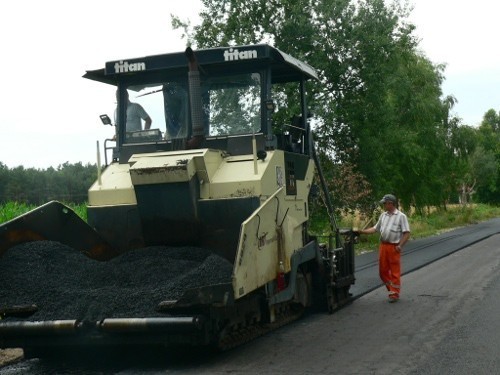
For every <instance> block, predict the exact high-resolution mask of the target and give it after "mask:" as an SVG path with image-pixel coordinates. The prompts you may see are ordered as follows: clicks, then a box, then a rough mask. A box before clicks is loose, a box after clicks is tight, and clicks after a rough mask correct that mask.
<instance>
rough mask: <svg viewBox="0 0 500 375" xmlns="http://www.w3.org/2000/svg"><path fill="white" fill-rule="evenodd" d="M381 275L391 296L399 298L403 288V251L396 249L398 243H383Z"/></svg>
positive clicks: (380, 251)
mask: <svg viewBox="0 0 500 375" xmlns="http://www.w3.org/2000/svg"><path fill="white" fill-rule="evenodd" d="M378 266H379V275H380V279H381V280H382V282H383V283H384V284H385V287H386V288H387V290H388V291H389V296H390V297H393V298H399V292H400V290H401V252H400V251H397V250H396V245H395V244H391V243H381V244H380V247H379V254H378Z"/></svg>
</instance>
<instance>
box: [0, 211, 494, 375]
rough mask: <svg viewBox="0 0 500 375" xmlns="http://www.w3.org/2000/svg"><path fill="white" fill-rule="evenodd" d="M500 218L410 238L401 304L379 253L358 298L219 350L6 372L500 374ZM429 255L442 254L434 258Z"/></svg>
mask: <svg viewBox="0 0 500 375" xmlns="http://www.w3.org/2000/svg"><path fill="white" fill-rule="evenodd" d="M499 231H500V219H494V220H491V221H489V222H486V223H482V224H480V225H474V226H470V227H465V228H461V229H459V230H456V231H453V232H448V233H446V234H444V235H441V236H438V237H434V238H430V239H425V240H417V241H411V242H410V243H409V244H408V246H407V248H406V249H405V250H406V253H405V254H404V256H403V267H404V268H405V270H406V271H405V273H404V276H403V278H402V294H401V300H400V301H399V302H398V303H394V304H390V303H387V299H386V298H387V296H386V291H385V288H381V287H380V280H378V276H377V275H378V272H377V267H376V262H375V261H374V259H376V253H372V254H367V255H363V256H361V257H358V259H357V273H356V275H357V282H356V286H355V288H353V291H354V292H355V297H356V299H355V301H354V302H353V303H352V304H350V305H349V306H347V307H345V308H343V309H342V310H340V311H338V312H336V313H335V314H333V315H327V314H321V313H317V314H311V315H309V316H307V317H305V318H304V319H302V320H300V321H298V322H296V323H294V324H291V325H288V326H286V327H283V328H281V329H279V330H278V331H275V332H273V333H272V334H269V335H267V336H264V337H261V338H259V339H257V340H255V341H252V342H250V343H248V344H246V345H244V346H242V347H239V348H236V349H234V350H231V351H229V352H226V353H223V354H217V355H213V354H208V353H204V352H192V353H185V354H184V355H181V356H177V355H176V354H173V355H170V356H168V355H167V356H164V357H161V358H158V357H157V356H154V357H152V358H142V357H141V358H131V357H127V358H122V359H123V361H116V360H115V361H105V362H104V363H103V362H101V363H99V362H95V363H91V362H88V363H85V364H81V363H79V364H75V363H70V362H65V361H64V360H63V359H59V361H60V362H58V363H56V364H54V363H50V362H46V361H41V360H38V359H31V360H27V361H22V362H19V363H16V364H13V365H8V366H6V367H3V368H1V369H0V373H1V374H2V375H4V374H16V375H17V374H52V373H69V374H104V373H106V374H229V373H236V374H255V373H262V374H285V373H286V374H332V373H335V374H389V373H391V374H410V375H413V374H443V373H453V374H494V373H500V349H499V348H500V334H499V332H500V320H499V319H497V317H498V315H499V314H498V313H499V311H500V300H499V299H498V297H497V296H498V295H499V294H500V272H499V271H500V246H499V245H500V234H498V232H499ZM433 259H436V260H434V261H433Z"/></svg>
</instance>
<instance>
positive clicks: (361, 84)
mask: <svg viewBox="0 0 500 375" xmlns="http://www.w3.org/2000/svg"><path fill="white" fill-rule="evenodd" d="M202 3H203V5H204V9H203V11H202V12H201V14H200V16H201V19H202V22H201V24H200V25H196V26H194V28H192V30H189V25H188V24H187V23H186V22H182V21H181V20H179V19H178V18H175V17H174V19H173V25H174V27H184V29H185V31H186V34H187V35H188V38H189V43H191V44H194V45H195V46H196V47H198V48H203V47H214V46H230V45H231V46H232V45H241V44H251V43H262V42H267V43H270V44H272V45H274V46H275V47H277V48H279V49H281V50H282V51H284V52H286V53H289V54H291V55H292V56H294V57H297V58H299V59H302V60H304V61H306V62H308V63H309V64H310V65H312V66H314V67H315V68H316V69H317V71H318V73H319V76H320V82H317V83H311V85H310V86H309V87H308V89H309V98H308V103H309V106H310V107H311V108H312V111H313V113H314V115H315V118H316V121H315V123H316V124H318V125H317V127H316V129H315V134H316V139H317V144H318V146H319V151H320V152H321V153H322V154H323V155H324V156H326V157H328V158H330V159H331V163H329V164H328V168H327V169H332V171H331V172H330V175H331V176H332V178H333V176H334V175H336V176H338V175H339V173H341V174H342V173H345V174H344V175H342V176H341V179H345V180H349V179H350V178H351V177H352V176H357V174H358V173H359V174H360V175H361V176H363V180H364V181H366V182H367V184H366V185H365V184H360V185H359V186H362V187H361V188H359V189H357V192H356V193H355V194H353V196H352V198H353V199H342V200H341V201H342V202H343V203H344V204H347V205H348V206H349V207H351V208H354V207H357V206H359V201H358V203H357V204H356V203H355V201H356V199H354V197H356V198H357V199H358V200H364V199H365V198H366V196H367V195H369V196H370V199H371V201H372V202H373V201H376V200H378V198H379V197H380V196H381V195H383V194H385V193H388V192H391V193H394V194H396V195H398V196H399V197H400V198H401V200H402V202H403V203H404V204H405V205H413V206H415V207H416V208H417V209H422V208H423V207H425V206H427V205H438V206H444V205H445V204H446V202H448V201H449V200H450V199H452V198H454V197H455V196H457V188H456V185H457V176H456V174H457V173H459V163H457V165H454V164H453V163H450V160H452V159H453V158H454V149H453V148H452V147H451V146H452V145H451V143H452V140H451V138H452V137H453V136H454V135H453V131H454V126H455V125H456V122H455V123H454V122H453V121H450V117H449V113H450V109H451V108H452V106H453V104H454V102H455V100H454V98H453V97H447V98H445V99H444V100H443V99H441V96H442V91H441V84H442V82H443V79H444V75H443V73H444V66H442V65H435V64H433V63H432V62H431V61H430V60H428V59H427V58H426V57H425V56H424V55H423V54H422V53H421V52H419V50H418V40H417V39H416V37H415V36H414V35H413V32H414V29H415V27H414V25H412V24H411V23H410V22H409V21H408V15H409V9H408V8H407V6H406V5H403V6H400V5H399V2H394V3H392V4H388V3H387V2H385V1H383V0H359V1H354V0H271V1H263V0H249V1H246V2H240V1H237V0H202ZM289 105H292V104H291V103H289ZM335 169H336V171H333V170H335ZM337 185H338V184H337ZM338 189H339V187H337V188H336V189H335V190H334V192H335V194H337V195H339V193H338ZM360 191H364V192H365V195H364V196H360V195H359V192H360ZM335 194H334V195H335ZM340 195H342V193H340ZM339 203H340V202H339Z"/></svg>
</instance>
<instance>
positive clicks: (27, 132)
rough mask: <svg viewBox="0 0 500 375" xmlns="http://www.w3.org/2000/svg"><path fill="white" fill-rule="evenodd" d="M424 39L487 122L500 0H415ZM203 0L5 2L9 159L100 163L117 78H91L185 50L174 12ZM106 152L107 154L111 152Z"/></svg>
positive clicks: (0, 59) (498, 72) (471, 110)
mask: <svg viewBox="0 0 500 375" xmlns="http://www.w3.org/2000/svg"><path fill="white" fill-rule="evenodd" d="M410 3H411V4H413V11H412V14H411V17H410V20H411V21H412V22H413V23H414V24H415V25H416V27H417V29H416V35H417V36H418V37H419V38H420V49H421V50H422V52H423V53H424V54H425V55H426V56H427V57H428V58H429V59H430V60H431V61H433V62H434V63H444V64H446V66H447V67H446V70H445V77H446V80H445V82H444V84H443V87H442V88H443V94H444V95H445V96H447V95H453V96H454V97H455V98H456V99H457V100H458V103H457V104H456V106H455V108H454V111H453V114H454V115H456V116H458V117H460V118H462V120H463V122H464V123H465V124H468V125H473V126H477V125H479V124H480V122H481V120H482V116H483V115H484V113H485V112H486V111H487V110H489V109H491V108H493V109H495V110H496V111H499V110H500V90H499V87H500V49H499V48H498V46H497V41H496V36H497V35H498V28H497V26H496V24H497V22H496V21H497V19H496V18H497V16H498V14H499V11H500V2H498V3H497V2H496V1H493V0H475V1H474V2H473V3H471V2H459V1H456V0H410ZM201 6H202V5H201V1H200V0H181V1H174V0H141V1H138V0H135V1H134V0H85V1H81V0H75V1H65V0H44V1H39V0H16V1H5V2H2V5H0V35H1V44H0V51H1V55H0V77H1V82H2V88H1V89H0V162H2V163H3V164H5V165H7V167H9V168H14V167H17V166H20V165H22V166H24V167H25V168H40V169H46V168H48V167H51V166H52V167H54V168H57V166H59V165H61V164H63V163H65V162H69V163H77V162H82V163H84V164H87V163H91V164H94V163H96V161H97V142H99V145H100V149H101V153H102V147H103V142H104V140H105V139H106V138H110V137H112V135H113V134H114V131H113V128H112V127H110V126H104V125H102V123H101V121H100V119H99V115H100V114H103V113H107V114H109V115H110V116H111V117H112V115H113V111H114V107H115V91H114V88H113V87H112V86H108V85H104V84H101V83H97V82H94V81H91V80H87V79H84V78H82V75H83V74H84V73H85V71H86V70H94V69H100V68H103V67H104V64H105V62H106V61H112V60H119V59H127V58H134V57H140V56H148V55H156V54H162V53H168V52H176V51H182V50H184V48H185V45H186V41H185V40H184V39H182V38H181V34H182V32H181V31H179V30H176V31H174V30H172V27H171V24H170V15H171V14H175V15H177V16H179V17H180V18H181V19H190V21H191V23H192V24H197V23H199V21H200V19H199V17H198V13H199V11H200V10H201ZM102 159H103V156H102V154H101V160H102Z"/></svg>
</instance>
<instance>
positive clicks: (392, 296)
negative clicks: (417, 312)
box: [389, 295, 399, 303]
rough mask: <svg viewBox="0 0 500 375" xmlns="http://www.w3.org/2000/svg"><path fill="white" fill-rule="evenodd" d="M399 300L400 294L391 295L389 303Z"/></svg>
mask: <svg viewBox="0 0 500 375" xmlns="http://www.w3.org/2000/svg"><path fill="white" fill-rule="evenodd" d="M398 301H399V297H398V296H394V295H391V296H389V303H394V302H398Z"/></svg>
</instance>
